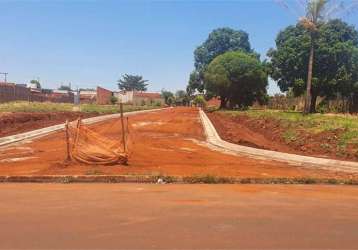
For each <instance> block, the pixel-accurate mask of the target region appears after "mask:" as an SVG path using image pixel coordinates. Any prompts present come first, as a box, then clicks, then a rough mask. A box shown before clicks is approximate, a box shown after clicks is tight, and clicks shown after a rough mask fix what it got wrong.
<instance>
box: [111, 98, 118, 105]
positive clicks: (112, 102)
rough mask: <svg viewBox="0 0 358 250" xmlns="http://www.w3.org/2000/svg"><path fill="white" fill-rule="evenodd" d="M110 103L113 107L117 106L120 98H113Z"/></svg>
mask: <svg viewBox="0 0 358 250" xmlns="http://www.w3.org/2000/svg"><path fill="white" fill-rule="evenodd" d="M110 102H111V104H112V105H114V104H117V102H118V98H117V97H115V96H111V99H110Z"/></svg>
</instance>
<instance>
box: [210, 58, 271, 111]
mask: <svg viewBox="0 0 358 250" xmlns="http://www.w3.org/2000/svg"><path fill="white" fill-rule="evenodd" d="M267 78H268V77H267V72H266V69H265V66H264V64H263V63H261V62H260V61H259V60H258V59H257V57H256V55H254V54H248V53H244V52H240V51H235V52H226V53H225V54H223V55H220V56H218V57H216V58H215V59H214V60H213V61H212V62H211V63H210V64H209V66H208V68H207V70H206V71H205V89H206V91H207V92H209V94H211V95H212V96H218V97H220V100H221V104H220V108H226V107H227V104H229V105H230V108H233V107H235V106H239V107H240V108H245V107H247V106H249V105H252V103H253V102H254V101H256V100H260V99H265V98H263V96H265V95H266V87H267V84H268V79H267Z"/></svg>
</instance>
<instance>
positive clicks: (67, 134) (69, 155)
mask: <svg viewBox="0 0 358 250" xmlns="http://www.w3.org/2000/svg"><path fill="white" fill-rule="evenodd" d="M65 128H66V144H67V161H70V160H71V154H70V135H69V133H68V120H66V125H65Z"/></svg>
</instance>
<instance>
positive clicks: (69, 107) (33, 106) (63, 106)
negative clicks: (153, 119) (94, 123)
mask: <svg viewBox="0 0 358 250" xmlns="http://www.w3.org/2000/svg"><path fill="white" fill-rule="evenodd" d="M154 108H158V107H155V106H133V105H124V106H123V110H124V112H130V111H137V110H147V109H154ZM72 111H80V112H85V113H97V114H114V113H119V105H97V104H81V105H74V104H71V103H52V102H26V101H19V102H8V103H3V104H0V112H72Z"/></svg>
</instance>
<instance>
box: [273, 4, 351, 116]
mask: <svg viewBox="0 0 358 250" xmlns="http://www.w3.org/2000/svg"><path fill="white" fill-rule="evenodd" d="M276 1H277V2H279V3H281V5H282V6H284V7H285V8H286V9H289V10H291V11H293V12H295V11H296V10H295V9H296V8H297V6H295V7H294V8H295V9H292V8H291V9H290V7H289V4H287V3H286V1H285V0H276ZM297 2H298V3H299V5H301V6H302V5H303V7H304V9H305V15H304V16H303V17H301V18H300V21H299V23H300V24H301V25H302V26H303V27H304V28H305V29H306V31H308V33H309V37H310V47H309V58H308V67H307V68H308V70H307V78H306V99H305V108H304V113H306V114H307V113H310V112H313V110H312V105H311V104H312V81H313V75H314V56H315V47H316V46H315V43H316V39H317V37H318V36H319V27H320V26H321V25H322V24H324V23H325V22H327V21H328V20H329V19H330V18H331V17H332V16H338V15H342V14H343V13H350V12H352V11H353V10H354V9H355V8H356V7H357V4H358V1H352V3H351V4H350V5H346V4H345V1H339V2H337V1H333V0H306V1H297ZM296 13H297V12H296Z"/></svg>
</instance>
